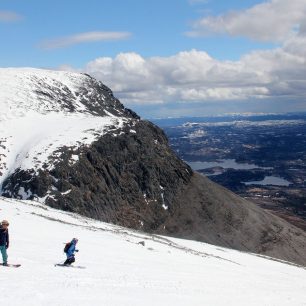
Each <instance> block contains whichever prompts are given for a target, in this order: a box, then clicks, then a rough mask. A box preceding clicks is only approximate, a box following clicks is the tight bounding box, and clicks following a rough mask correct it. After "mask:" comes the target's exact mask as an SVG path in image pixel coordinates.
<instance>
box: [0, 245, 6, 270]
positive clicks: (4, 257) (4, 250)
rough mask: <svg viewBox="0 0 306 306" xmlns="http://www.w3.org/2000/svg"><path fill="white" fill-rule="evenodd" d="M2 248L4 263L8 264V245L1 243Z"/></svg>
mask: <svg viewBox="0 0 306 306" xmlns="http://www.w3.org/2000/svg"><path fill="white" fill-rule="evenodd" d="M0 250H1V255H2V260H3V264H4V265H6V264H7V257H8V256H7V252H6V247H5V245H1V246H0Z"/></svg>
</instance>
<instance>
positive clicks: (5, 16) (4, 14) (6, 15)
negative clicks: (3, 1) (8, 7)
mask: <svg viewBox="0 0 306 306" xmlns="http://www.w3.org/2000/svg"><path fill="white" fill-rule="evenodd" d="M20 19H22V16H21V15H19V14H17V13H15V12H12V11H0V22H15V21H18V20H20Z"/></svg>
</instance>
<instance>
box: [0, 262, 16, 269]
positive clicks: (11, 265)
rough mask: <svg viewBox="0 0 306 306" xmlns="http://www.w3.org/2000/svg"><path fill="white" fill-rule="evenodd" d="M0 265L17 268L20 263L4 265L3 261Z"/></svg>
mask: <svg viewBox="0 0 306 306" xmlns="http://www.w3.org/2000/svg"><path fill="white" fill-rule="evenodd" d="M0 265H1V266H3V267H9V268H19V267H20V266H21V265H20V264H7V265H4V264H3V263H2V264H0Z"/></svg>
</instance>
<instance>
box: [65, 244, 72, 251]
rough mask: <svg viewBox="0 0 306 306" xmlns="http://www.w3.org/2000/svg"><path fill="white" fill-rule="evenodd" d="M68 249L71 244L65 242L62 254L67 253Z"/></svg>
mask: <svg viewBox="0 0 306 306" xmlns="http://www.w3.org/2000/svg"><path fill="white" fill-rule="evenodd" d="M70 247H71V242H67V243H66V244H65V247H64V253H67V252H68V250H69V248H70Z"/></svg>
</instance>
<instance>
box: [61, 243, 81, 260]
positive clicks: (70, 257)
mask: <svg viewBox="0 0 306 306" xmlns="http://www.w3.org/2000/svg"><path fill="white" fill-rule="evenodd" d="M77 243H78V239H76V238H73V239H72V240H71V242H70V246H69V248H68V250H67V252H66V255H67V259H66V261H65V262H64V265H71V264H72V263H74V262H75V257H74V253H75V252H78V251H79V250H77V249H76V245H77Z"/></svg>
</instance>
